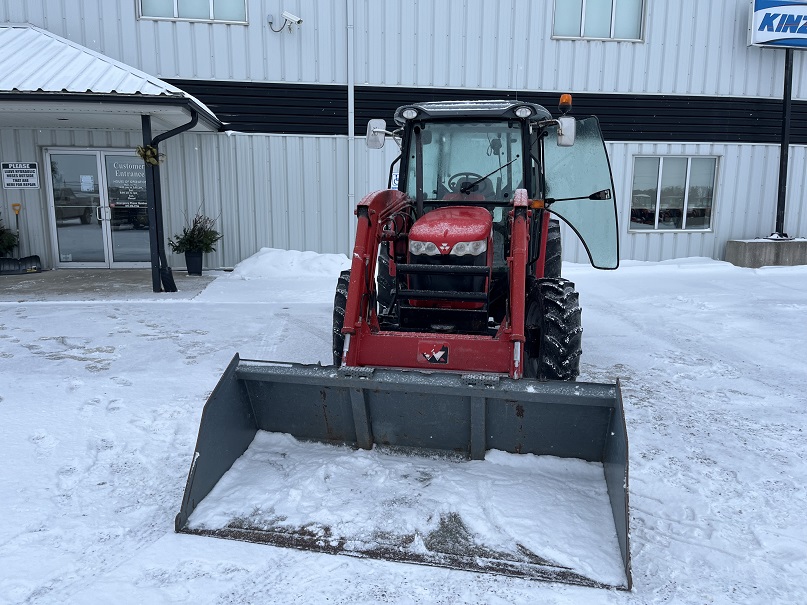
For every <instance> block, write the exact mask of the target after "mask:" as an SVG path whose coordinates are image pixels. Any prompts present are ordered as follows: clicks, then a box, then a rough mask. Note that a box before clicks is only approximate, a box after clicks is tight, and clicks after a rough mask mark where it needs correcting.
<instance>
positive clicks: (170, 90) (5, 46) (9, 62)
mask: <svg viewBox="0 0 807 605" xmlns="http://www.w3.org/2000/svg"><path fill="white" fill-rule="evenodd" d="M0 57H3V61H2V68H0V92H53V93H90V94H111V95H142V96H144V97H176V98H177V99H183V100H185V99H187V100H190V101H193V103H194V104H195V105H197V106H198V107H199V108H202V109H203V110H204V111H207V112H208V113H209V115H210V116H211V117H213V118H214V119H216V121H218V120H217V118H216V116H215V114H214V113H213V112H212V111H210V110H209V109H208V108H207V107H205V105H204V104H202V103H201V102H199V101H198V100H197V99H195V98H194V97H192V96H191V95H189V94H188V93H186V92H185V91H183V90H181V89H179V88H177V87H176V86H172V85H171V84H169V83H168V82H164V81H163V80H160V79H159V78H156V77H154V76H151V75H149V74H147V73H144V72H142V71H140V70H138V69H135V68H134V67H131V66H129V65H126V64H124V63H120V62H119V61H115V60H114V59H112V58H110V57H107V56H105V55H102V54H101V53H98V52H95V51H94V50H91V49H89V48H87V47H85V46H81V45H80V44H76V43H75V42H71V41H70V40H66V39H64V38H61V37H59V36H57V35H55V34H53V33H52V32H49V31H47V30H44V29H40V28H38V27H36V26H34V25H30V24H27V23H24V24H8V23H5V24H2V25H0Z"/></svg>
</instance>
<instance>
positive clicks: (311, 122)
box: [166, 80, 347, 135]
mask: <svg viewBox="0 0 807 605" xmlns="http://www.w3.org/2000/svg"><path fill="white" fill-rule="evenodd" d="M166 81H167V82H169V83H170V84H173V85H174V86H176V87H178V88H181V89H182V90H184V91H185V92H187V93H188V94H191V95H193V96H194V97H196V98H197V99H199V100H200V101H201V102H202V103H204V104H205V105H207V106H208V107H209V108H210V109H211V111H213V113H215V114H216V116H217V117H218V118H219V120H221V121H222V122H223V123H224V128H225V129H226V130H237V131H239V132H271V133H282V134H309V135H310V134H324V135H334V134H343V135H346V134H347V86H341V85H320V84H269V83H263V82H223V81H212V80H166Z"/></svg>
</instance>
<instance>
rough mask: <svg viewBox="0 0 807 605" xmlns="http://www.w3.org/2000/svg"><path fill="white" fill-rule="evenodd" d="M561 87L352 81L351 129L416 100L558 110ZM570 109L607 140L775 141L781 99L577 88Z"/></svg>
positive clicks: (796, 111) (798, 135)
mask: <svg viewBox="0 0 807 605" xmlns="http://www.w3.org/2000/svg"><path fill="white" fill-rule="evenodd" d="M560 94H561V93H560V92H551V93H540V92H538V93H537V92H522V91H502V90H467V89H442V88H440V89H436V88H390V87H371V86H359V87H356V94H355V99H356V114H355V115H356V123H355V128H356V133H361V132H364V131H365V130H366V128H367V121H368V120H369V119H371V118H384V119H386V120H387V121H388V123H391V122H392V116H393V113H394V112H395V109H396V108H397V107H399V106H401V105H405V104H407V103H415V102H418V101H423V102H426V101H448V100H464V99H502V98H504V99H521V100H523V101H529V102H532V103H538V104H540V105H543V106H545V107H546V108H547V109H549V110H550V111H551V112H552V113H553V114H557V106H558V100H559V98H560ZM573 98H574V108H573V110H572V113H573V115H592V114H593V115H596V116H597V117H598V118H599V119H600V123H601V126H602V130H603V135H604V136H605V138H606V139H607V140H611V141H661V142H676V141H685V142H693V143H701V142H702V143H779V142H780V138H781V126H782V101H780V100H776V99H749V98H738V97H720V98H713V97H685V96H667V95H623V94H592V93H577V94H574V95H573ZM791 126H792V133H791V142H792V143H794V144H804V143H807V102H803V101H798V102H794V103H793V118H792V124H791Z"/></svg>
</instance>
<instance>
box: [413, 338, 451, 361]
mask: <svg viewBox="0 0 807 605" xmlns="http://www.w3.org/2000/svg"><path fill="white" fill-rule="evenodd" d="M418 361H419V362H420V363H437V364H446V363H448V345H447V344H445V343H433V342H432V343H428V342H421V343H419V344H418Z"/></svg>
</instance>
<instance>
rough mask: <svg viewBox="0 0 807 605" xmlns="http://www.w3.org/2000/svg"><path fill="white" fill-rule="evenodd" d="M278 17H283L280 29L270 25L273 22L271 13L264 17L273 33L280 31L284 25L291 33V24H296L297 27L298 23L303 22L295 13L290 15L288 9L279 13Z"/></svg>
mask: <svg viewBox="0 0 807 605" xmlns="http://www.w3.org/2000/svg"><path fill="white" fill-rule="evenodd" d="M280 18H281V19H283V24H282V25H281V26H280V29H275V28H274V27H273V26H272V24H273V23H274V17H273V16H272V15H269V16H268V17H267V19H266V20H267V21H268V22H269V29H271V30H272V31H273V32H275V33H277V32H282V31H283V28H284V27H285V28H288V30H289V33H291V32H292V29H291V26H292V25H296V26H298V27H299V26H300V25H302V24H303V20H302V19H301V18H300V17H298V16H297V15H292V14H291V13H290V12H288V11H283V12H282V13H281V14H280Z"/></svg>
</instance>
